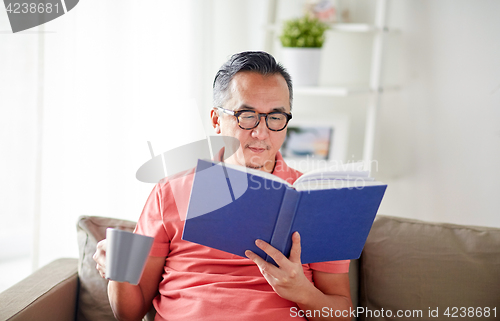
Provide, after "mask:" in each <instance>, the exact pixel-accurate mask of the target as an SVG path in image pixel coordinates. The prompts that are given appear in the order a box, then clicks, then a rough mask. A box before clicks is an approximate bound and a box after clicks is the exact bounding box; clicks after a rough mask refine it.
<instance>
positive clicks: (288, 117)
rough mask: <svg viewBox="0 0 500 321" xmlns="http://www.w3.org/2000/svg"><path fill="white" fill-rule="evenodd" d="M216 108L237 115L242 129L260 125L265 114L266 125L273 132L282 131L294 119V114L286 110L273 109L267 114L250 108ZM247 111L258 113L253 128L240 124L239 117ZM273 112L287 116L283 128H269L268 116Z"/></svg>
mask: <svg viewBox="0 0 500 321" xmlns="http://www.w3.org/2000/svg"><path fill="white" fill-rule="evenodd" d="M215 108H216V109H218V110H222V112H224V113H226V114H228V115H231V116H234V117H236V120H237V121H238V126H239V127H240V128H241V129H244V130H251V129H254V128H256V127H257V126H259V124H260V119H261V118H262V117H263V116H264V118H265V119H266V127H267V129H269V130H271V131H273V132H280V131H282V130H283V129H285V128H286V126H288V122H289V121H290V119H292V114H289V113H285V112H282V111H272V112H270V113H267V114H266V113H258V112H256V111H254V110H248V109H244V110H239V111H234V110H230V109H226V108H222V107H215ZM245 112H252V113H255V114H257V122H256V123H255V126H253V127H252V128H244V127H241V125H240V118H239V117H240V115H241V114H242V113H245ZM271 114H282V115H285V117H286V123H285V126H283V128H281V129H271V128H269V124H268V123H267V116H269V115H271Z"/></svg>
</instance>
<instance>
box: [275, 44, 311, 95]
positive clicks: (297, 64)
mask: <svg viewBox="0 0 500 321" xmlns="http://www.w3.org/2000/svg"><path fill="white" fill-rule="evenodd" d="M281 62H282V63H283V66H284V67H285V68H286V69H287V70H288V72H289V73H290V76H291V77H292V83H293V85H294V86H317V85H318V80H319V69H320V66H321V48H291V47H284V48H282V51H281Z"/></svg>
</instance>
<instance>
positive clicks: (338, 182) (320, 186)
mask: <svg viewBox="0 0 500 321" xmlns="http://www.w3.org/2000/svg"><path fill="white" fill-rule="evenodd" d="M379 185H385V184H384V183H382V182H378V181H375V180H373V178H362V177H358V178H356V179H328V180H327V179H323V180H313V179H311V180H304V181H302V182H299V183H298V184H297V183H296V184H294V188H295V190H297V191H299V192H301V191H315V190H326V189H341V188H348V189H353V188H356V189H362V188H364V187H367V186H379Z"/></svg>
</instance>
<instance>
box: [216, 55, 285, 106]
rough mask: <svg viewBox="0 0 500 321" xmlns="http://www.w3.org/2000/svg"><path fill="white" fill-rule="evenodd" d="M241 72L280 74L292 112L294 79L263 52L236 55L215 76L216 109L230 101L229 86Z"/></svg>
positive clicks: (271, 57)
mask: <svg viewBox="0 0 500 321" xmlns="http://www.w3.org/2000/svg"><path fill="white" fill-rule="evenodd" d="M240 71H254V72H257V73H259V74H261V75H273V74H280V75H281V76H283V78H285V81H286V84H287V86H288V92H289V100H290V110H291V108H292V100H293V89H292V78H291V77H290V74H289V73H288V72H287V71H286V69H285V67H283V66H282V65H281V64H280V63H278V62H276V59H274V57H273V56H271V55H270V54H268V53H267V52H263V51H245V52H240V53H237V54H234V55H232V56H231V58H229V60H228V61H226V62H225V63H224V64H223V65H222V67H220V69H219V71H218V72H217V74H216V75H215V79H214V84H213V103H214V107H222V106H223V105H224V104H225V103H226V102H227V101H228V100H229V99H230V91H229V84H230V83H231V80H232V79H233V77H234V75H236V74H237V73H238V72H240Z"/></svg>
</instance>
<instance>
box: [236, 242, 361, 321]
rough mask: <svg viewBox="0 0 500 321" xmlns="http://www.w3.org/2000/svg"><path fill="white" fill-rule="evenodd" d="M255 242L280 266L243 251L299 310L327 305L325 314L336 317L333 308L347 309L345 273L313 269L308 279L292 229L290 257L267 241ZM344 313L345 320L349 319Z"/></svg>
mask: <svg viewBox="0 0 500 321" xmlns="http://www.w3.org/2000/svg"><path fill="white" fill-rule="evenodd" d="M255 244H256V245H257V246H258V247H259V248H260V249H262V250H263V251H264V252H266V253H267V254H268V255H269V256H271V257H272V258H273V259H274V261H275V262H276V263H277V264H278V266H279V267H276V266H274V265H273V264H271V263H268V262H266V261H264V260H263V259H262V258H261V257H260V256H258V255H257V254H255V253H253V252H252V251H246V252H245V254H246V255H247V257H248V258H249V259H251V260H253V261H254V262H255V263H256V264H257V266H258V267H259V269H260V271H261V273H262V275H263V276H264V278H265V279H266V280H267V282H268V283H269V284H270V285H271V286H272V287H273V289H274V291H275V292H276V293H277V294H278V295H279V296H281V297H282V298H284V299H287V300H290V301H293V302H295V303H297V305H298V306H299V308H300V309H301V310H304V311H306V310H311V311H312V310H319V311H324V310H323V309H325V308H326V309H328V311H333V313H328V318H331V319H335V311H336V310H340V311H343V310H347V311H349V308H351V307H352V302H351V294H350V287H349V276H348V274H347V273H343V274H332V273H325V272H319V271H314V272H313V280H314V284H313V283H311V282H310V281H309V280H308V279H307V277H306V276H305V275H304V270H303V269H302V263H301V261H300V253H301V248H300V236H299V233H297V232H295V233H294V234H293V235H292V249H291V251H290V258H286V257H285V256H284V255H283V254H282V253H281V252H280V251H278V250H277V249H275V248H274V247H272V246H271V245H269V244H268V243H266V242H264V241H262V240H257V241H256V242H255ZM320 319H321V320H324V319H326V318H309V320H320ZM349 319H350V318H349V317H347V318H345V320H349Z"/></svg>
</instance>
